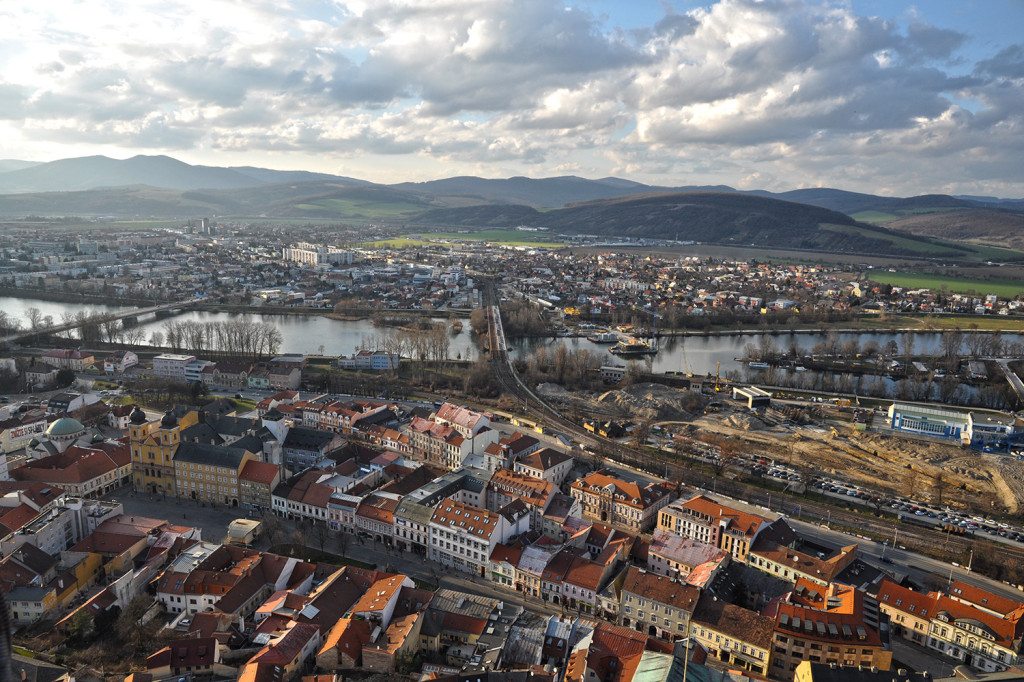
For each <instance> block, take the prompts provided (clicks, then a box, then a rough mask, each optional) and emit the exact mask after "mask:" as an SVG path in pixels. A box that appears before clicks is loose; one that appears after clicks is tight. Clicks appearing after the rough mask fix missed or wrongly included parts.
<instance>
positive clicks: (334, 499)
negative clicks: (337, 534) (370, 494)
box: [327, 492, 363, 533]
mask: <svg viewBox="0 0 1024 682" xmlns="http://www.w3.org/2000/svg"><path fill="white" fill-rule="evenodd" d="M362 501H363V500H362V498H361V497H358V496H356V495H347V494H345V493H338V492H335V493H334V494H332V495H331V499H330V500H328V501H327V525H328V527H330V529H331V530H341V531H345V532H346V533H354V532H355V529H356V510H357V509H359V504H360V503H361V502H362Z"/></svg>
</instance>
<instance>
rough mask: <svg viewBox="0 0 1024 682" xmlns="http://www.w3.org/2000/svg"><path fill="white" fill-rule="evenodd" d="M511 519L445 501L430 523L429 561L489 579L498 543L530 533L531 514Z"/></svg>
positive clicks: (524, 510) (504, 515) (448, 500)
mask: <svg viewBox="0 0 1024 682" xmlns="http://www.w3.org/2000/svg"><path fill="white" fill-rule="evenodd" d="M519 509H520V510H521V512H522V513H521V514H517V515H516V516H515V517H514V518H513V519H509V518H508V516H507V515H506V514H503V513H496V512H491V511H487V510H486V509H481V508H480V507H474V506H472V505H468V504H463V503H461V502H457V501H455V500H454V499H452V498H451V497H448V498H445V499H444V500H442V501H441V503H440V504H439V505H438V506H437V509H436V510H434V514H433V516H432V517H431V519H430V547H429V555H428V556H429V558H430V560H431V561H436V562H438V563H440V564H443V565H444V566H448V567H450V568H454V569H455V570H458V571H463V572H465V573H475V574H477V575H480V576H484V575H486V572H487V566H488V562H489V561H490V557H491V553H492V552H493V551H494V547H495V546H496V545H497V544H498V543H502V542H507V541H508V540H510V539H511V538H513V537H515V536H517V535H520V534H521V533H523V532H525V531H527V530H529V527H530V526H529V518H530V514H529V511H528V510H527V509H526V507H525V505H521V504H520V505H519Z"/></svg>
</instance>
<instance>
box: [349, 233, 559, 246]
mask: <svg viewBox="0 0 1024 682" xmlns="http://www.w3.org/2000/svg"><path fill="white" fill-rule="evenodd" d="M537 234H538V233H536V232H522V231H519V230H502V229H493V230H476V231H473V232H417V233H416V234H414V235H411V236H403V237H395V238H394V239H385V240H382V241H376V242H369V243H367V244H364V245H363V246H371V247H377V248H393V249H401V248H412V247H418V246H425V245H427V244H436V243H438V242H441V241H446V242H488V243H491V244H498V245H502V246H523V247H528V248H548V249H551V248H560V247H562V246H564V242H561V241H558V240H555V239H547V240H545V239H538V238H537Z"/></svg>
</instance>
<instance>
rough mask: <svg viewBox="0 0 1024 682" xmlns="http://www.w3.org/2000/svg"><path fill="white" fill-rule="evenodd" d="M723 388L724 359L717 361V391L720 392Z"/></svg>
mask: <svg viewBox="0 0 1024 682" xmlns="http://www.w3.org/2000/svg"><path fill="white" fill-rule="evenodd" d="M721 390H722V361H721V360H719V361H718V362H716V363H715V393H720V392H721Z"/></svg>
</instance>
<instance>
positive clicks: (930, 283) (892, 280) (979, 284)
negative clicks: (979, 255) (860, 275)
mask: <svg viewBox="0 0 1024 682" xmlns="http://www.w3.org/2000/svg"><path fill="white" fill-rule="evenodd" d="M869 279H871V280H872V281H874V282H879V283H880V284H891V285H893V286H898V287H906V288H908V289H932V290H934V291H938V290H940V289H942V288H943V287H945V288H946V289H948V290H949V291H951V292H953V293H958V294H971V293H978V294H997V295H999V296H1002V297H1004V298H1013V297H1014V296H1017V295H1018V294H1020V293H1024V282H1022V281H1019V280H1017V281H1015V280H982V279H965V278H962V277H951V276H949V275H927V274H923V273H917V272H883V271H878V270H875V271H874V272H872V273H870V275H869Z"/></svg>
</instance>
